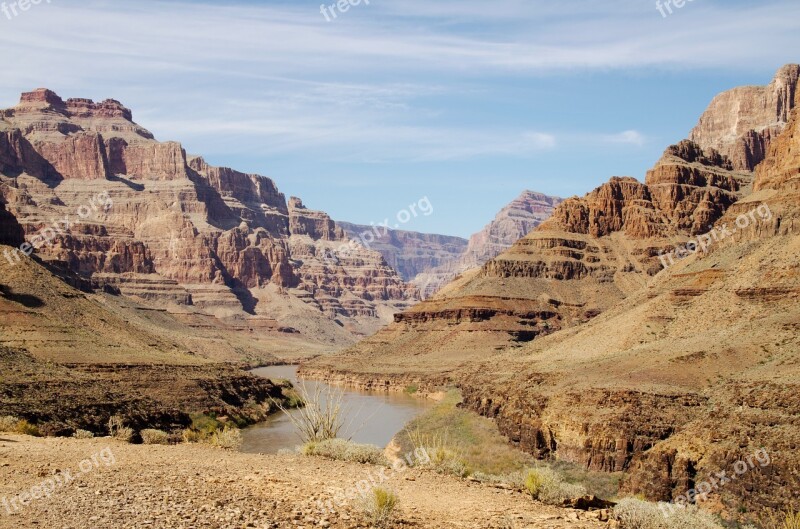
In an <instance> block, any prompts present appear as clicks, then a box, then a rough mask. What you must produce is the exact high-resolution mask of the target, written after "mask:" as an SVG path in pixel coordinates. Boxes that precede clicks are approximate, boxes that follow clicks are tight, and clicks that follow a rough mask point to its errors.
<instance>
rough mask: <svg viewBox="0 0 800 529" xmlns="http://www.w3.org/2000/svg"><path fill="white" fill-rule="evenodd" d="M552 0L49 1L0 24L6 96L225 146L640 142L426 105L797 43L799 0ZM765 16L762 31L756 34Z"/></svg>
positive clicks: (326, 149) (354, 151)
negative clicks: (57, 101)
mask: <svg viewBox="0 0 800 529" xmlns="http://www.w3.org/2000/svg"><path fill="white" fill-rule="evenodd" d="M565 4H566V3H564V2H553V1H552V0H547V1H540V0H499V1H497V2H486V1H476V0H459V1H454V0H441V1H436V2H430V1H428V0H402V1H401V0H394V1H392V0H383V1H381V2H373V3H371V4H370V5H369V6H366V5H362V6H361V9H358V10H355V9H354V10H351V11H350V12H348V13H347V15H346V16H342V17H340V19H338V20H337V21H336V22H335V23H327V22H325V19H324V18H323V17H322V16H321V15H320V14H319V6H318V2H306V1H298V2H294V3H291V4H288V3H259V4H252V3H251V4H236V3H233V4H216V3H213V4H212V3H197V2H191V3H188V2H187V3H181V2H159V1H152V0H139V1H137V2H135V3H120V2H110V1H102V0H95V1H89V2H78V1H77V0H59V2H54V3H52V4H49V5H41V6H39V8H38V9H36V10H31V11H29V12H26V13H25V14H24V15H22V16H19V17H17V18H15V19H14V20H13V21H6V20H2V21H0V45H2V46H3V49H4V50H6V52H7V53H6V56H7V57H13V59H9V60H7V61H5V63H4V74H3V76H2V79H0V91H2V92H1V93H2V97H3V98H4V99H6V100H8V101H7V102H8V103H9V104H10V103H11V102H12V101H10V100H9V99H10V98H11V97H12V94H15V93H17V92H19V91H21V90H23V89H30V88H33V87H35V86H40V85H43V84H48V83H49V84H51V85H52V87H53V88H57V89H62V90H66V91H69V93H67V94H65V95H68V96H90V97H91V96H93V97H95V98H104V97H116V98H119V99H123V100H124V102H125V103H126V104H128V105H129V106H131V107H133V108H134V110H135V111H136V112H137V115H138V116H139V117H140V118H141V119H140V120H141V121H143V124H144V125H145V126H148V127H149V128H153V129H155V132H156V133H157V134H158V135H159V136H162V137H164V136H166V137H168V138H169V139H179V140H183V139H196V140H197V145H201V146H205V145H209V144H211V145H214V146H215V147H216V148H218V149H229V150H230V151H231V152H234V151H235V150H236V149H251V150H252V149H254V148H260V149H262V150H263V151H264V152H267V153H275V152H287V151H291V150H302V149H312V148H313V149H318V150H317V151H316V152H321V153H324V156H326V157H329V158H345V159H353V160H356V159H361V160H366V161H381V160H394V159H398V158H402V159H406V160H411V161H417V160H448V159H464V158H470V157H475V156H487V155H511V156H530V155H535V154H536V153H539V152H542V151H548V150H553V149H558V148H559V147H560V146H561V145H566V144H571V146H572V147H574V146H575V144H576V143H577V144H580V141H581V138H585V139H587V141H589V142H590V143H591V142H597V141H606V142H609V143H616V144H620V145H631V146H639V145H642V144H643V142H644V137H643V135H642V134H641V133H639V132H637V131H635V130H628V131H625V132H622V133H616V132H613V131H609V132H608V133H605V134H603V133H598V134H596V135H594V136H593V137H590V138H587V137H586V136H585V135H583V136H582V135H581V134H580V133H579V131H573V132H569V131H567V132H559V133H556V132H553V131H548V130H546V127H543V126H542V125H541V124H538V123H536V122H535V120H534V121H533V122H531V123H529V124H527V125H526V126H524V127H523V126H517V127H509V126H507V125H500V124H498V125H497V126H495V127H491V130H487V131H486V132H474V131H471V130H470V129H469V127H467V126H457V125H455V124H453V123H452V122H450V121H449V118H451V117H452V116H448V115H441V112H442V111H441V109H440V108H439V105H437V104H434V103H431V102H430V100H429V99H430V98H446V97H447V96H448V95H451V94H457V93H459V92H461V91H463V90H465V89H466V87H468V86H469V85H470V84H471V83H472V82H473V81H474V80H475V79H481V78H485V77H487V76H512V77H517V78H518V77H520V76H522V77H530V76H540V75H546V74H548V73H552V72H563V71H570V70H581V71H583V70H597V71H602V70H604V69H609V68H611V69H629V68H643V67H667V68H707V67H715V68H721V67H733V68H738V67H741V64H743V63H756V64H757V63H758V62H759V61H763V60H765V59H766V58H772V57H774V56H775V53H776V50H786V49H796V47H797V44H798V43H800V39H798V36H797V31H796V20H797V19H798V16H800V4H798V3H797V2H796V0H791V1H788V0H787V1H773V2H769V3H766V4H757V5H754V4H752V3H741V2H730V3H727V2H726V3H722V2H713V1H712V0H708V1H707V2H705V3H702V4H701V3H696V4H694V5H692V6H691V10H689V9H684V10H683V12H681V13H678V14H676V16H673V17H672V18H671V19H670V20H664V19H662V17H661V16H660V15H659V14H658V13H657V11H656V10H655V9H654V8H653V6H652V5H650V3H649V2H641V1H633V0H619V1H615V2H596V1H590V0H576V1H574V2H569V4H568V5H565ZM764 27H769V28H771V38H770V39H769V40H768V41H765V40H764V39H763V38H760V36H759V33H758V31H760V28H764ZM753 42H758V43H759V45H757V46H756V45H753ZM401 80H402V81H401ZM154 86H157V90H154V89H153V87H154ZM112 87H113V92H112V93H109V91H110V90H111V89H112ZM586 90H587V93H588V92H590V91H591V87H590V86H587V87H586ZM632 126H633V125H632ZM569 138H571V139H569ZM319 149H321V150H319Z"/></svg>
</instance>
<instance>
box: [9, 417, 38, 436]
mask: <svg viewBox="0 0 800 529" xmlns="http://www.w3.org/2000/svg"><path fill="white" fill-rule="evenodd" d="M14 432H15V433H18V434H21V435H30V436H33V437H41V436H42V432H40V431H39V428H38V427H37V426H36V425H35V424H31V423H29V422H28V421H26V420H25V419H21V420H20V421H19V422H17V425H16V426H15V427H14Z"/></svg>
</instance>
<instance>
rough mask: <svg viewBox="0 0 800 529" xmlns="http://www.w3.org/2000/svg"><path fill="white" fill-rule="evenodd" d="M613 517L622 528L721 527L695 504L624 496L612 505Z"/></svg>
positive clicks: (692, 528)
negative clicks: (677, 503)
mask: <svg viewBox="0 0 800 529" xmlns="http://www.w3.org/2000/svg"><path fill="white" fill-rule="evenodd" d="M614 518H615V519H617V520H618V521H619V523H620V526H621V527H622V529H722V525H720V524H719V523H718V522H717V521H716V519H715V518H714V517H713V516H712V515H711V514H709V513H707V512H705V511H701V510H700V509H698V508H697V507H695V506H688V507H686V508H679V507H678V506H676V505H669V504H657V503H651V502H647V501H644V500H640V499H637V498H625V499H623V500H621V501H620V502H619V503H618V504H617V505H616V506H615V507H614Z"/></svg>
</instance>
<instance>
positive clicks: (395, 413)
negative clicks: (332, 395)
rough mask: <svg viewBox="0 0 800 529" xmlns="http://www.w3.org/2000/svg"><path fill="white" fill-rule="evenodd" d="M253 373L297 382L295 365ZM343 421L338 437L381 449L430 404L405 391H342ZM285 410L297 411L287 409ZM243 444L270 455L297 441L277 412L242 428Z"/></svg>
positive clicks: (312, 388) (288, 423)
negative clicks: (343, 426)
mask: <svg viewBox="0 0 800 529" xmlns="http://www.w3.org/2000/svg"><path fill="white" fill-rule="evenodd" d="M252 373H253V374H254V375H258V376H262V377H265V378H270V379H285V380H289V381H291V382H292V384H295V385H297V384H298V379H297V366H272V367H263V368H259V369H255V370H253V371H252ZM304 382H305V386H306V388H307V390H308V391H309V393H311V394H313V393H314V391H315V389H316V387H317V386H320V385H321V386H322V388H321V389H322V393H323V395H324V394H325V391H326V390H327V389H328V388H329V386H328V385H327V384H324V383H322V382H315V381H312V380H306V381H304ZM342 403H343V409H344V424H345V425H349V428H346V429H345V430H346V431H343V432H341V433H340V435H339V437H342V438H345V439H348V438H350V437H352V440H353V441H355V442H357V443H366V444H372V445H376V446H380V447H381V448H383V447H385V446H386V445H388V444H389V442H390V441H391V440H392V438H393V437H394V436H395V434H397V433H398V432H399V431H400V430H402V429H403V427H404V426H405V425H406V424H407V423H408V422H409V421H410V420H411V419H413V418H414V417H416V416H417V415H419V414H420V413H422V412H423V411H425V410H426V409H428V408H429V407H430V406H431V405H432V403H431V402H430V401H428V400H427V399H420V398H416V397H412V396H410V395H405V394H397V393H378V392H368V391H357V390H351V389H345V390H344V397H343V399H342ZM289 413H294V414H296V413H298V411H297V410H291V411H290V412H289ZM242 435H243V437H244V444H243V445H242V451H243V452H248V453H263V454H274V453H276V452H278V450H281V449H283V448H294V447H295V446H297V445H299V444H301V441H300V438H299V436H298V435H297V430H296V428H295V426H294V424H292V421H291V420H290V419H289V418H288V417H287V416H286V415H285V414H284V413H283V412H279V413H277V414H275V415H273V416H271V417H270V418H269V419H268V420H267V421H266V422H263V423H259V424H256V425H253V426H251V427H249V428H246V429H245V430H243V431H242Z"/></svg>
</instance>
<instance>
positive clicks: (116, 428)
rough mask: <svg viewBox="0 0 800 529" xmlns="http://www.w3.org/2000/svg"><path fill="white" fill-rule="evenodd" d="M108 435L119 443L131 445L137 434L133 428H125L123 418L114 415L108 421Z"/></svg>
mask: <svg viewBox="0 0 800 529" xmlns="http://www.w3.org/2000/svg"><path fill="white" fill-rule="evenodd" d="M108 434H109V435H110V436H111V437H113V438H114V439H117V440H119V441H123V442H125V443H130V442H131V440H132V439H133V436H134V434H135V432H134V431H133V428H128V427H127V426H125V423H124V421H123V420H122V417H120V416H119V415H114V416H112V417H111V418H110V419H109V420H108Z"/></svg>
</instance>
